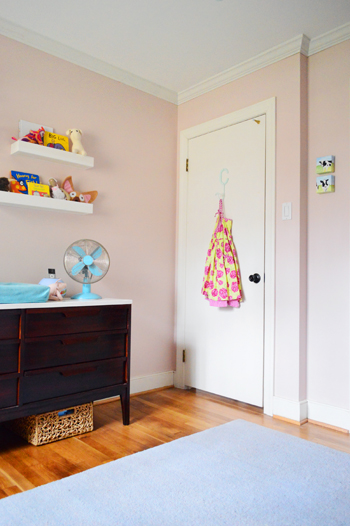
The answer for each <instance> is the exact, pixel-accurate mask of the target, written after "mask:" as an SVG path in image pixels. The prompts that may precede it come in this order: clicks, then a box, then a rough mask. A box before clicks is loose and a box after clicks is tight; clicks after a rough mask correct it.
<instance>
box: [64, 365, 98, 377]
mask: <svg viewBox="0 0 350 526" xmlns="http://www.w3.org/2000/svg"><path fill="white" fill-rule="evenodd" d="M96 369H97V367H85V369H73V370H70V371H61V372H60V374H61V375H62V376H75V375H77V374H85V373H92V372H93V371H96Z"/></svg>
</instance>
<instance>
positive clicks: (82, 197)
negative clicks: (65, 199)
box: [62, 176, 98, 203]
mask: <svg viewBox="0 0 350 526" xmlns="http://www.w3.org/2000/svg"><path fill="white" fill-rule="evenodd" d="M62 188H63V190H65V191H66V192H67V193H68V196H69V199H70V200H71V201H80V202H81V203H92V202H93V201H95V199H96V197H97V196H98V192H97V191H96V190H92V191H91V192H77V191H76V190H74V186H73V181H72V178H71V176H69V177H66V178H65V180H64V181H63V184H62Z"/></svg>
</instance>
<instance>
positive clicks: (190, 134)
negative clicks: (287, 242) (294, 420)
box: [174, 97, 276, 416]
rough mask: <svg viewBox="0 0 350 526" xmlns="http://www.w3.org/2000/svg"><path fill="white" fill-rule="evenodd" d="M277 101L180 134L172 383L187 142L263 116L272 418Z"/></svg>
mask: <svg viewBox="0 0 350 526" xmlns="http://www.w3.org/2000/svg"><path fill="white" fill-rule="evenodd" d="M275 107H276V99H275V97H273V98H271V99H268V100H265V101H262V102H259V103H257V104H254V105H253V106H249V107H247V108H244V109H242V110H238V111H235V112H233V113H229V114H228V115H224V116H223V117H219V118H217V119H213V120H211V121H208V122H205V123H203V124H199V125H198V126H194V127H193V128H188V129H187V130H184V131H182V132H181V133H180V169H179V174H178V205H177V272H176V372H175V375H174V384H175V386H176V387H180V388H182V389H183V388H184V387H185V377H184V365H183V362H182V351H183V349H184V348H185V347H184V345H185V315H186V313H185V290H184V283H185V275H186V265H185V263H186V257H185V256H186V212H185V211H186V210H187V177H188V176H187V172H186V159H187V158H188V157H187V156H188V146H189V140H190V139H194V138H195V137H198V136H200V135H204V134H206V133H211V132H213V131H216V130H219V129H221V128H224V127H226V126H232V125H234V124H239V123H240V122H243V121H246V120H249V119H254V118H258V117H259V116H261V115H265V117H266V190H265V192H266V193H265V301H264V309H265V318H264V413H265V414H267V415H270V416H272V400H273V391H274V355H275V179H276V177H275V153H276V139H275V135H276V110H275Z"/></svg>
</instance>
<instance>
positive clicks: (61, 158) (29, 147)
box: [11, 141, 94, 170]
mask: <svg viewBox="0 0 350 526" xmlns="http://www.w3.org/2000/svg"><path fill="white" fill-rule="evenodd" d="M11 155H19V156H22V155H23V156H26V157H35V158H36V159H43V160H44V161H52V162H55V163H63V164H70V165H71V166H78V167H80V168H84V169H85V170H87V169H88V168H93V167H94V158H93V157H88V156H84V155H78V154H77V153H72V152H66V151H64V150H57V149H55V148H49V147H47V146H41V145H40V144H33V143H31V142H26V141H16V142H14V143H13V144H11Z"/></svg>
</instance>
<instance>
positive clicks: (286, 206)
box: [282, 203, 292, 220]
mask: <svg viewBox="0 0 350 526" xmlns="http://www.w3.org/2000/svg"><path fill="white" fill-rule="evenodd" d="M282 219H283V220H286V219H292V203H283V204H282Z"/></svg>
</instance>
